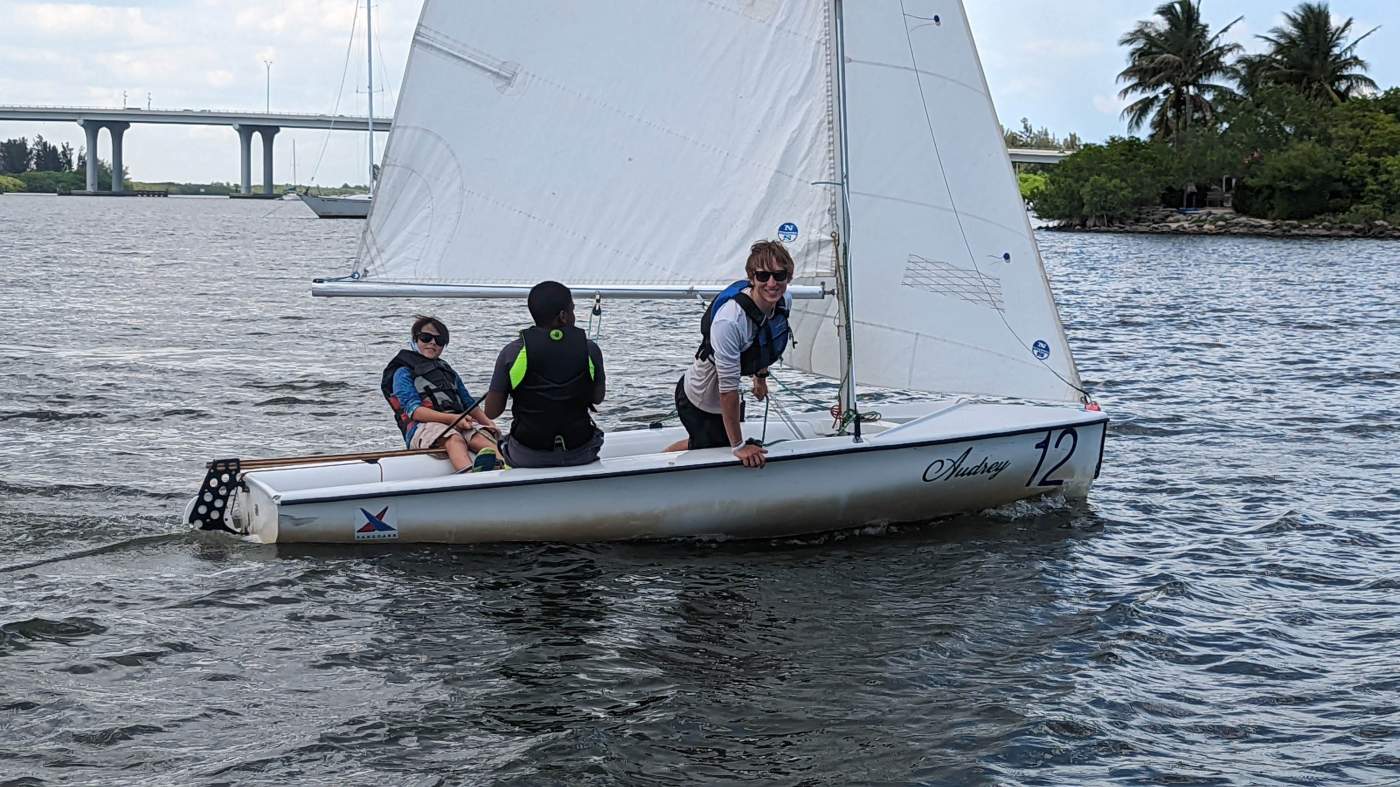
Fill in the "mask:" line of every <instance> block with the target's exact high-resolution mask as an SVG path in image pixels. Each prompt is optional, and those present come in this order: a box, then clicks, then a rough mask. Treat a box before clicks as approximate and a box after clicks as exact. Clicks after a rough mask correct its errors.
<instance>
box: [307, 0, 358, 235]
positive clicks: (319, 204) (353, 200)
mask: <svg viewBox="0 0 1400 787" xmlns="http://www.w3.org/2000/svg"><path fill="white" fill-rule="evenodd" d="M371 2H372V0H365V58H366V62H367V63H368V65H369V68H368V74H369V78H368V79H369V82H368V85H369V92H368V93H366V95H367V96H368V98H369V118H368V121H367V123H368V128H367V129H366V132H365V136H366V137H367V138H368V140H369V193H368V194H350V195H348V196H342V197H331V196H325V195H322V194H312V193H311V192H309V191H301V192H298V194H299V196H300V197H301V201H302V202H304V203H306V206H307V207H308V208H311V210H312V211H314V212H315V213H316V215H317V216H319V217H321V218H323V219H363V218H367V217H368V216H369V211H370V206H371V205H372V204H373V200H374V170H375V167H374V10H373V9H372V8H371V7H370V4H371Z"/></svg>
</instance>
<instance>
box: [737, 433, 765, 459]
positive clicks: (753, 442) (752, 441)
mask: <svg viewBox="0 0 1400 787" xmlns="http://www.w3.org/2000/svg"><path fill="white" fill-rule="evenodd" d="M751 445H756V446H758V447H759V448H762V447H763V443H762V442H760V441H758V440H755V439H753V438H752V437H750V438H749V439H747V440H745V441H744V442H742V443H740V444H738V445H736V446H734V447H733V448H731V449H729V453H731V454H734V455H735V456H738V455H739V452H740V451H742V450H743V449H745V448H748V447H749V446H751Z"/></svg>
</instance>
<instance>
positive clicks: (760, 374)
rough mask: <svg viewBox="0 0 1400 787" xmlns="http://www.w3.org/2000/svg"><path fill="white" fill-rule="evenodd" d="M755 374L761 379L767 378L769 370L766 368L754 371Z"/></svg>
mask: <svg viewBox="0 0 1400 787" xmlns="http://www.w3.org/2000/svg"><path fill="white" fill-rule="evenodd" d="M753 376H754V377H757V378H759V379H760V380H766V379H768V371H767V370H764V371H761V372H754V374H753Z"/></svg>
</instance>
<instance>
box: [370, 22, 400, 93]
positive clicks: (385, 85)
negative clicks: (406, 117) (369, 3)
mask: <svg viewBox="0 0 1400 787" xmlns="http://www.w3.org/2000/svg"><path fill="white" fill-rule="evenodd" d="M381 5H382V3H381ZM379 18H380V20H381V21H380V29H381V30H382V29H383V25H384V23H383V21H382V20H383V18H384V15H383V14H382V13H381V14H380V15H379ZM382 40H383V35H381V36H380V40H379V41H375V42H374V49H375V51H376V52H378V53H379V73H380V75H381V76H383V77H384V78H383V79H381V80H380V82H379V83H380V85H382V87H381V88H380V89H381V90H382V91H383V92H385V93H388V94H389V104H390V105H391V106H394V107H397V106H398V99H397V98H395V96H394V87H393V84H394V83H393V82H392V81H390V79H389V69H388V68H387V67H386V66H385V65H384V63H385V62H387V61H385V60H384V47H383V46H382V45H381V43H380V41H382ZM390 114H392V113H390Z"/></svg>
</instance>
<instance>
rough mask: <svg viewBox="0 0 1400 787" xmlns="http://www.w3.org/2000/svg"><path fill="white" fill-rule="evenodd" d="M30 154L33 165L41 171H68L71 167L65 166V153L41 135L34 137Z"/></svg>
mask: <svg viewBox="0 0 1400 787" xmlns="http://www.w3.org/2000/svg"><path fill="white" fill-rule="evenodd" d="M29 156H30V163H31V166H33V167H34V169H36V170H39V171H40V172H66V171H68V170H69V169H70V167H65V166H63V154H62V152H61V151H60V150H59V148H58V147H56V146H54V145H51V144H49V141H48V140H46V139H44V138H43V136H41V135H36V136H35V137H34V144H33V145H32V146H31V147H30V149H29Z"/></svg>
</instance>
